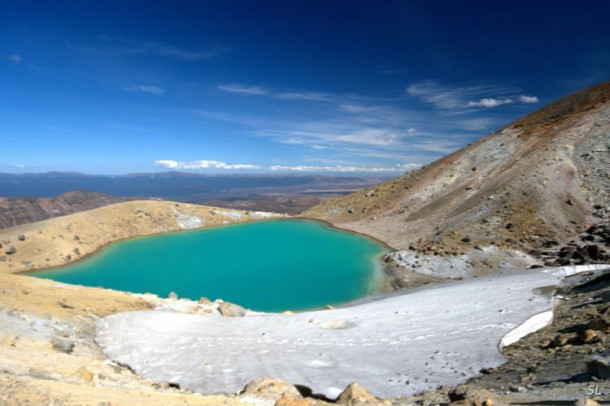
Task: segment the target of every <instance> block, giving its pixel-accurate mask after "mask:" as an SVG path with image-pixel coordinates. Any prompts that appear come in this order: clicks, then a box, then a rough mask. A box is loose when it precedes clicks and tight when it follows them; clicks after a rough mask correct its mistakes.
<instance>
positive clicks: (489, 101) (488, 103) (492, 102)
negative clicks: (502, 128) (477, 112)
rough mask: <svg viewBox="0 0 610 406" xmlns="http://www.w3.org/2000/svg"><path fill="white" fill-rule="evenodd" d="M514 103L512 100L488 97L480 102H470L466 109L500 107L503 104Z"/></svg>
mask: <svg viewBox="0 0 610 406" xmlns="http://www.w3.org/2000/svg"><path fill="white" fill-rule="evenodd" d="M511 103H513V100H512V99H494V98H493V97H486V98H483V99H480V100H478V101H469V102H468V104H467V105H466V107H486V108H490V107H498V106H501V105H503V104H511Z"/></svg>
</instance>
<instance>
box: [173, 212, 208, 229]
mask: <svg viewBox="0 0 610 406" xmlns="http://www.w3.org/2000/svg"><path fill="white" fill-rule="evenodd" d="M174 217H175V219H176V224H177V225H178V227H180V228H181V229H183V230H192V229H195V228H201V227H203V226H204V222H203V220H202V219H201V218H199V217H197V216H193V215H190V214H185V213H181V212H178V211H176V210H175V211H174Z"/></svg>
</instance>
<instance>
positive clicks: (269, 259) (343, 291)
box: [32, 220, 385, 311]
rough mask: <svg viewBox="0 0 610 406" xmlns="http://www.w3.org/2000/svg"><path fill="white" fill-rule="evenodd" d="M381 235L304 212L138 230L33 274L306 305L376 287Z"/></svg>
mask: <svg viewBox="0 0 610 406" xmlns="http://www.w3.org/2000/svg"><path fill="white" fill-rule="evenodd" d="M383 252H385V247H384V246H383V245H381V244H379V243H378V242H376V241H374V240H372V239H369V238H366V237H363V236H360V235H357V234H353V233H347V232H343V231H339V230H336V229H333V228H330V227H328V226H326V225H324V224H322V223H318V222H314V221H304V220H269V221H259V222H253V223H245V224H234V225H228V226H222V227H215V228H209V229H201V230H195V231H185V232H179V233H169V234H163V235H156V236H150V237H140V238H135V239H131V240H126V241H123V242H119V243H115V244H111V245H109V246H108V247H106V248H104V249H103V250H101V251H100V252H99V253H97V254H95V255H93V256H91V257H88V258H86V259H84V260H82V261H79V262H77V263H75V264H72V265H69V266H66V267H62V268H55V269H51V270H47V271H39V272H35V273H32V275H34V276H37V277H42V278H48V279H53V280H56V281H60V282H66V283H71V284H79V285H85V286H102V287H105V288H110V289H116V290H123V291H129V292H135V293H146V292H150V293H154V294H157V295H159V296H162V297H165V296H167V295H168V294H169V293H170V292H176V294H177V295H178V297H181V298H189V299H193V300H197V299H199V298H200V297H201V296H205V297H207V298H209V299H211V300H215V299H218V298H220V299H223V300H225V301H230V302H234V303H237V304H240V305H242V306H244V307H246V308H249V309H252V310H258V311H284V310H305V309H315V308H320V307H324V306H325V305H337V304H341V303H345V302H348V301H350V300H354V299H358V298H361V297H364V296H366V295H368V294H372V293H378V292H379V291H380V289H381V288H382V285H383V272H382V269H381V263H380V261H379V256H380V255H381V254H382V253H383Z"/></svg>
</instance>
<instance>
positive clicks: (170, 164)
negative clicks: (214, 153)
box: [155, 159, 260, 169]
mask: <svg viewBox="0 0 610 406" xmlns="http://www.w3.org/2000/svg"><path fill="white" fill-rule="evenodd" d="M155 166H161V167H164V168H167V169H260V166H259V165H248V164H228V163H226V162H221V161H214V160H201V161H174V160H170V159H161V160H158V161H155Z"/></svg>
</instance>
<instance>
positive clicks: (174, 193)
mask: <svg viewBox="0 0 610 406" xmlns="http://www.w3.org/2000/svg"><path fill="white" fill-rule="evenodd" d="M382 180H383V179H379V178H358V177H334V176H278V175H228V176H226V175H217V176H208V175H201V174H193V173H184V172H162V173H138V174H128V175H119V176H110V175H86V174H82V173H75V172H48V173H31V174H9V173H0V229H2V228H7V227H13V226H17V225H19V224H24V223H31V222H34V221H40V220H44V219H47V218H50V217H57V216H63V215H66V214H71V213H76V212H79V211H83V210H91V209H94V208H97V207H101V206H105V205H108V204H113V203H118V202H123V201H128V200H134V199H149V198H158V199H163V200H172V201H178V202H187V203H200V204H201V203H206V204H208V205H213V206H218V207H225V208H234V209H241V210H259V211H261V210H262V211H275V212H281V213H290V214H296V213H299V212H301V211H303V210H305V209H307V208H309V207H311V206H313V205H316V204H319V203H321V202H323V201H325V200H328V199H330V198H333V197H338V196H342V195H345V194H347V193H351V192H353V191H356V190H360V189H362V188H366V187H369V186H371V185H373V184H377V183H379V182H381V181H382Z"/></svg>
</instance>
